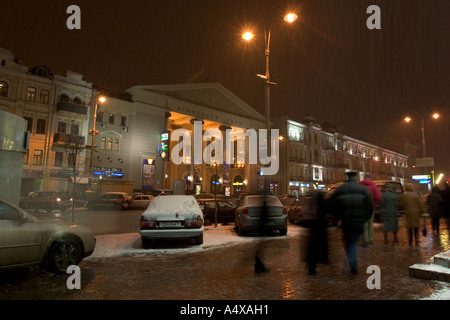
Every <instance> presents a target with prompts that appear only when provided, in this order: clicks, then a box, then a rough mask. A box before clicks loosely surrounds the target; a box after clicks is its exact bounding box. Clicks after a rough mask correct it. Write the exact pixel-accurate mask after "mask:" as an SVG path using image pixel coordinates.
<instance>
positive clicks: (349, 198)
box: [329, 171, 374, 274]
mask: <svg viewBox="0 0 450 320" xmlns="http://www.w3.org/2000/svg"><path fill="white" fill-rule="evenodd" d="M329 201H330V208H331V209H332V211H333V212H334V213H335V214H336V215H337V216H338V217H339V219H340V220H342V231H343V235H344V244H345V248H346V252H347V257H348V263H349V266H350V269H351V273H352V274H356V273H358V263H357V257H356V244H357V241H358V239H359V237H360V236H361V234H362V233H363V231H364V223H366V222H367V220H368V219H369V218H370V216H371V215H372V213H373V209H374V205H373V199H372V195H371V194H370V192H369V191H368V190H367V188H366V187H364V186H362V185H359V184H357V183H356V172H353V171H351V172H347V181H346V183H344V184H343V185H341V186H339V187H338V188H337V189H336V191H335V192H334V194H333V195H332V196H331V197H330V200H329Z"/></svg>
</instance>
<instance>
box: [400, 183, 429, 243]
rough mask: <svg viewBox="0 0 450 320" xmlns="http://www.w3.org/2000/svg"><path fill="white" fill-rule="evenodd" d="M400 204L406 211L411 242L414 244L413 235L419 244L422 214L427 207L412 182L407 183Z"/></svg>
mask: <svg viewBox="0 0 450 320" xmlns="http://www.w3.org/2000/svg"><path fill="white" fill-rule="evenodd" d="M399 206H400V207H401V208H403V211H404V212H405V216H406V223H407V225H406V227H407V228H408V241H409V244H410V245H411V244H412V241H413V237H414V240H415V242H416V244H418V243H419V242H420V240H419V226H420V216H421V215H422V214H423V213H425V207H424V205H423V203H422V200H421V199H420V197H419V194H418V193H417V192H416V191H415V190H414V186H413V185H412V184H411V183H407V184H406V185H405V192H404V193H403V194H402V195H401V197H400V200H399Z"/></svg>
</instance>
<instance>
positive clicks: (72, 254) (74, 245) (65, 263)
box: [47, 239, 81, 273]
mask: <svg viewBox="0 0 450 320" xmlns="http://www.w3.org/2000/svg"><path fill="white" fill-rule="evenodd" d="M80 261H81V245H80V243H79V242H78V241H77V240H75V239H67V240H63V241H58V242H54V243H53V244H52V246H51V247H50V249H49V251H48V256H47V263H48V267H49V269H50V270H51V271H53V272H55V273H65V272H66V271H67V268H68V267H69V266H71V265H78V263H80Z"/></svg>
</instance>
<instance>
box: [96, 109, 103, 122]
mask: <svg viewBox="0 0 450 320" xmlns="http://www.w3.org/2000/svg"><path fill="white" fill-rule="evenodd" d="M97 121H99V122H103V111H97Z"/></svg>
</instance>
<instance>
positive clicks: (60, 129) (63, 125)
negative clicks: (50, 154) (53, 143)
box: [57, 121, 67, 133]
mask: <svg viewBox="0 0 450 320" xmlns="http://www.w3.org/2000/svg"><path fill="white" fill-rule="evenodd" d="M66 130H67V123H65V122H63V121H58V129H57V132H59V133H66Z"/></svg>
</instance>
